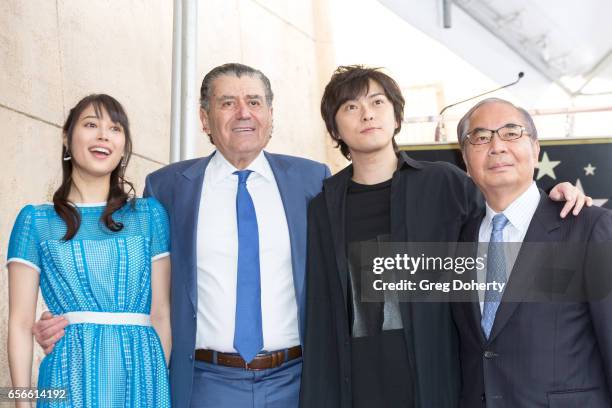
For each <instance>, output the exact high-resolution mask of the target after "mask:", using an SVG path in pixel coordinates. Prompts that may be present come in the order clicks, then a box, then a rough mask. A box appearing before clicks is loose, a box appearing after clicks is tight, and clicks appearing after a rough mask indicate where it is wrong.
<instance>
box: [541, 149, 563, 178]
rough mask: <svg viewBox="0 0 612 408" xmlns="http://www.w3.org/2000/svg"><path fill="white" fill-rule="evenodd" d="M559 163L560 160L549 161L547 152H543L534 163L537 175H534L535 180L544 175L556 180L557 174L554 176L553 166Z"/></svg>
mask: <svg viewBox="0 0 612 408" xmlns="http://www.w3.org/2000/svg"><path fill="white" fill-rule="evenodd" d="M559 164H561V161H560V160H558V161H555V160H553V161H551V160H549V159H548V153H546V152H544V154H543V155H542V160H541V161H540V162H538V164H537V165H536V167H537V168H538V175H537V176H536V180H539V179H541V178H542V177H544V176H548V177H550V178H552V179H553V180H556V179H557V176H555V171H554V168H555V167H557V166H558V165H559Z"/></svg>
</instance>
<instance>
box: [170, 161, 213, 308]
mask: <svg viewBox="0 0 612 408" xmlns="http://www.w3.org/2000/svg"><path fill="white" fill-rule="evenodd" d="M213 154H214V153H213ZM212 156H213V155H212V154H211V155H210V156H207V157H204V158H202V159H200V160H198V161H196V162H195V163H194V164H193V165H191V166H190V167H188V168H187V169H186V170H185V171H183V172H182V173H177V174H176V187H175V190H174V191H175V192H176V194H177V196H176V198H175V202H174V208H173V212H174V217H173V219H174V222H173V225H172V228H173V231H175V232H174V233H173V235H174V236H175V238H174V239H173V242H174V243H178V242H181V243H183V245H182V246H180V247H178V248H173V250H174V252H175V253H176V254H177V255H178V257H179V258H178V260H179V262H180V265H181V266H182V268H180V269H179V270H177V271H176V272H174V273H181V271H182V270H184V271H185V280H184V281H183V283H184V285H185V289H186V291H187V294H188V296H189V300H190V301H191V304H192V306H193V309H194V311H195V310H197V291H196V289H197V273H196V271H197V265H196V264H197V229H198V213H199V209H200V198H201V196H202V184H203V182H204V172H205V171H206V167H207V166H208V163H209V162H210V159H211V157H212ZM173 255H174V253H173Z"/></svg>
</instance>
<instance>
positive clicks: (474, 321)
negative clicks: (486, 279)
mask: <svg viewBox="0 0 612 408" xmlns="http://www.w3.org/2000/svg"><path fill="white" fill-rule="evenodd" d="M484 216H485V214H484V212H483V213H482V214H481V216H480V217H478V218H476V219H473V220H472V221H470V222H469V223H468V224H466V225H465V226H464V227H463V230H462V231H461V237H460V241H461V242H464V243H465V245H468V246H469V247H470V248H469V249H468V248H465V250H466V251H469V256H471V257H474V258H475V257H476V256H478V232H479V230H480V224H481V223H482V219H483V218H484ZM467 273H469V274H470V275H469V279H468V280H470V281H471V280H474V281H477V280H478V276H477V273H476V271H475V270H470V271H468V272H467ZM461 308H462V310H463V313H464V314H465V319H466V321H467V322H469V325H471V326H472V333H474V334H475V335H476V337H478V340H479V341H480V343H484V342H485V341H486V339H485V336H484V333H483V331H482V327H481V325H480V321H481V320H482V313H481V312H480V299H479V298H478V293H477V292H475V293H473V294H472V301H469V302H463V304H462V305H461Z"/></svg>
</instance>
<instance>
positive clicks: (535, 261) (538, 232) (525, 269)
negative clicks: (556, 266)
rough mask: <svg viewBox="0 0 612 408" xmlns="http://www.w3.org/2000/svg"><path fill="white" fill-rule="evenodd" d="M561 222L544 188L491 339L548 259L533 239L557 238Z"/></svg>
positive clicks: (490, 339)
mask: <svg viewBox="0 0 612 408" xmlns="http://www.w3.org/2000/svg"><path fill="white" fill-rule="evenodd" d="M560 224H561V219H560V217H559V213H558V208H557V207H556V206H555V205H554V204H552V202H551V201H550V199H549V198H548V197H547V196H546V195H545V194H544V193H543V192H542V191H540V204H539V205H538V208H537V209H536V212H535V213H534V215H533V218H532V220H531V223H529V228H528V229H527V233H526V234H525V239H523V243H527V245H521V249H520V251H519V253H518V256H517V258H516V262H515V263H514V267H513V268H512V273H511V274H510V279H508V286H507V287H506V290H505V291H504V295H503V297H502V301H501V303H500V305H499V308H498V309H497V314H496V315H495V321H494V322H493V327H492V328H491V335H490V337H489V341H492V340H494V339H495V337H496V336H497V335H499V333H500V332H501V331H502V330H503V328H504V326H505V325H506V324H507V323H508V320H509V319H510V317H511V316H512V314H513V313H514V312H515V311H516V308H517V307H518V305H519V304H520V303H521V300H523V299H524V298H525V296H527V294H528V293H529V291H530V289H531V288H532V287H533V279H534V272H535V271H538V270H540V266H541V265H542V264H543V263H544V262H545V261H546V259H545V258H546V255H545V254H542V253H541V252H540V251H538V250H537V248H534V247H533V246H530V245H529V242H550V241H554V240H555V237H554V234H555V231H557V230H558V229H559V226H560ZM508 299H512V301H508Z"/></svg>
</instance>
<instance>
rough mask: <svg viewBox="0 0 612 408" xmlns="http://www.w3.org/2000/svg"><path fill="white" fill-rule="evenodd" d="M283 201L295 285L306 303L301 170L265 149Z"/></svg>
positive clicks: (296, 294) (303, 203) (296, 291)
mask: <svg viewBox="0 0 612 408" xmlns="http://www.w3.org/2000/svg"><path fill="white" fill-rule="evenodd" d="M264 154H265V156H266V159H267V160H268V163H269V164H270V167H271V168H272V173H274V178H275V179H276V185H277V186H278V191H279V193H280V196H281V201H282V202H283V208H284V210H285V218H286V220H287V227H288V228H289V240H290V243H291V266H292V269H293V285H294V287H295V296H296V300H297V302H298V305H303V300H304V281H305V267H304V266H305V259H306V254H305V251H304V249H305V248H306V234H305V233H302V232H303V231H306V216H305V215H306V213H307V208H306V205H307V201H306V199H305V196H304V188H303V186H302V183H300V180H299V174H296V173H295V172H294V171H292V169H291V166H292V163H291V162H289V161H287V160H284V159H283V158H282V156H277V155H274V154H270V153H267V152H264Z"/></svg>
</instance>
